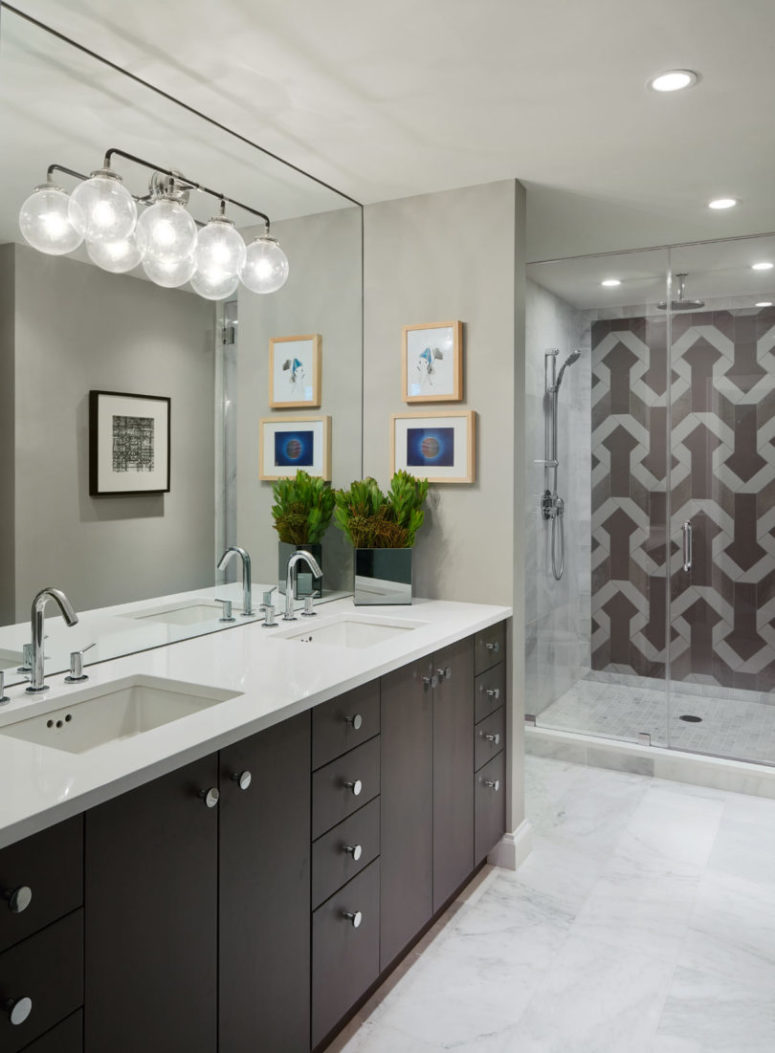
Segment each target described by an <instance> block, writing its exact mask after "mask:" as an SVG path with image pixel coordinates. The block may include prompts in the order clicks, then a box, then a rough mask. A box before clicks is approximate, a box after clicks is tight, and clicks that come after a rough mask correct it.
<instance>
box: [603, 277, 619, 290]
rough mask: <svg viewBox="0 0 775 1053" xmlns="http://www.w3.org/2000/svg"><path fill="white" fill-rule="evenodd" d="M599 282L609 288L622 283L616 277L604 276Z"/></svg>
mask: <svg viewBox="0 0 775 1053" xmlns="http://www.w3.org/2000/svg"><path fill="white" fill-rule="evenodd" d="M600 284H601V285H605V286H606V287H607V288H609V289H613V287H614V286H615V285H621V284H622V283H621V282H620V281H619V279H618V278H606V279H605V280H604V281H602V282H601V283H600Z"/></svg>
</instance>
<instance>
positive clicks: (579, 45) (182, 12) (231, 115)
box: [19, 0, 775, 259]
mask: <svg viewBox="0 0 775 1053" xmlns="http://www.w3.org/2000/svg"><path fill="white" fill-rule="evenodd" d="M19 6H20V7H21V8H23V9H24V10H25V11H27V12H28V13H29V14H32V15H34V16H35V17H38V18H40V19H41V20H43V21H45V22H46V23H48V24H50V25H51V26H53V27H55V28H57V29H59V30H60V31H62V32H64V33H66V34H68V35H70V36H72V37H73V38H75V39H77V40H79V41H80V42H82V43H84V44H87V45H88V46H90V47H92V48H94V49H95V50H97V51H99V52H100V53H102V54H104V55H105V56H107V57H108V58H110V59H112V60H113V61H116V62H118V63H120V64H122V65H124V66H126V67H127V68H128V69H130V70H131V71H132V72H134V73H136V74H138V75H140V76H142V77H144V78H146V79H148V80H150V81H152V82H153V83H155V84H156V85H158V86H160V87H163V88H165V89H166V90H168V91H171V92H173V93H174V94H176V95H178V96H179V97H181V98H183V99H185V101H187V102H188V103H190V104H191V105H193V106H196V107H198V108H199V109H201V110H203V111H205V112H207V113H208V114H211V115H213V116H215V117H217V118H218V119H219V120H221V121H223V122H224V123H226V124H227V125H230V126H232V127H234V128H235V129H237V130H238V131H240V132H242V133H243V134H245V135H247V136H249V137H250V138H252V139H254V140H256V141H257V142H259V143H261V144H262V145H263V146H265V147H266V148H268V149H270V150H272V151H275V152H277V153H279V154H280V155H281V156H283V157H285V158H287V159H288V160H290V161H292V162H294V163H295V164H298V165H301V166H302V167H304V168H306V169H308V170H309V171H311V172H312V173H314V174H315V175H317V176H319V177H320V178H322V179H324V180H326V181H328V182H330V183H332V184H333V185H334V186H336V187H338V188H340V189H342V190H344V191H345V192H346V193H349V194H351V195H352V196H353V197H355V198H357V199H358V200H360V201H363V202H364V203H368V202H375V201H380V200H385V199H388V198H392V197H400V196H405V195H411V194H417V193H423V192H429V191H435V190H440V189H446V188H451V187H456V186H465V185H470V184H474V183H482V182H488V181H491V180H497V179H503V178H511V177H518V178H520V179H522V180H523V181H524V182H525V183H526V185H527V187H528V201H529V246H528V256H529V258H531V259H545V258H551V257H557V256H569V255H575V254H583V253H589V252H599V251H605V250H611V249H621V248H625V247H632V246H642V245H658V244H666V243H676V242H681V241H689V240H694V239H706V238H714V237H719V236H721V237H724V236H728V235H731V234H750V233H757V232H763V231H770V230H775V179H773V171H775V136H773V135H772V112H771V111H772V101H773V98H775V50H774V48H773V41H774V40H775V2H773V0H742V2H740V3H738V4H732V3H730V2H729V0H679V2H676V0H648V2H647V3H644V2H638V3H636V2H634V0H584V2H580V0H478V2H476V3H473V2H472V0H393V2H391V3H375V2H374V0H371V2H369V0H365V2H364V0H326V2H325V3H322V2H320V0H221V2H220V3H219V4H218V5H217V7H216V6H215V5H213V4H212V3H211V2H208V0H188V2H186V3H182V2H180V0H174V2H166V3H159V2H158V0H153V2H151V0H135V2H134V3H132V4H126V3H121V4H120V3H117V2H115V0H19ZM671 67H688V68H692V69H695V70H698V71H699V72H700V73H701V75H702V80H701V82H700V83H699V84H698V85H697V86H696V87H695V88H692V89H690V90H689V91H687V92H685V93H682V94H679V95H674V96H660V95H657V94H655V93H653V92H650V91H647V90H646V88H645V86H644V85H645V82H646V80H647V78H648V77H649V76H651V75H653V74H654V73H656V72H659V71H661V70H664V69H666V68H671ZM52 111H53V116H54V118H55V111H56V100H52ZM722 193H723V194H732V195H735V196H737V197H739V198H740V199H741V201H742V204H741V205H740V207H739V208H737V209H735V210H732V212H729V213H710V212H709V211H708V210H707V208H706V207H705V203H706V202H707V200H708V199H709V198H711V197H713V196H717V195H719V194H722Z"/></svg>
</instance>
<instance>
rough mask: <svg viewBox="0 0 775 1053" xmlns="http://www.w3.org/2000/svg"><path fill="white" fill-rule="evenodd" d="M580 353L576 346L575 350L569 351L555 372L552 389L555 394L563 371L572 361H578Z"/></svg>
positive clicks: (558, 388)
mask: <svg viewBox="0 0 775 1053" xmlns="http://www.w3.org/2000/svg"><path fill="white" fill-rule="evenodd" d="M580 355H581V349H580V348H578V347H577V348H576V350H575V351H571V353H570V354H569V355H568V357H567V358H566V359H565V361H564V362H563V364H562V366H561V367H560V372H559V373H558V374H557V380H555V382H554V387H553V389H552V390H553V391H554V392H555V394H557V393H559V390H560V384H561V383H562V375H563V373H564V372H565V370H566V369H567V368H568V366H572V365H573V363H574V362H577V361H578V359H579V356H580Z"/></svg>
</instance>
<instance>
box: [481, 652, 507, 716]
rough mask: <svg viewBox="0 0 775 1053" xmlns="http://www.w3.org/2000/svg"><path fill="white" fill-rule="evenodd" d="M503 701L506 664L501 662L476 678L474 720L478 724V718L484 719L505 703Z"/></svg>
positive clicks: (504, 697)
mask: <svg viewBox="0 0 775 1053" xmlns="http://www.w3.org/2000/svg"><path fill="white" fill-rule="evenodd" d="M505 702H506V666H505V664H503V663H501V665H497V666H495V668H494V669H490V670H488V671H487V672H486V673H482V674H481V675H480V676H477V678H476V690H475V702H474V720H475V721H476V723H477V724H478V723H479V721H480V720H484V718H485V717H489V715H490V713H494V712H495V710H496V709H498V708H499V707H500V706H503V705H505Z"/></svg>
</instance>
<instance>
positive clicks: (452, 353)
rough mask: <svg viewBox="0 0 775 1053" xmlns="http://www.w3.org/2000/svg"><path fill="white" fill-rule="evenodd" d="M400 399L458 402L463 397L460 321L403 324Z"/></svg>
mask: <svg viewBox="0 0 775 1053" xmlns="http://www.w3.org/2000/svg"><path fill="white" fill-rule="evenodd" d="M402 372H403V379H404V402H460V400H461V399H462V398H463V323H462V322H435V323H432V324H430V325H405V326H404V348H403V360H402Z"/></svg>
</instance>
